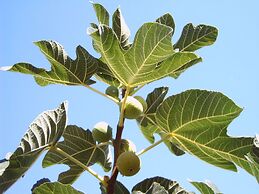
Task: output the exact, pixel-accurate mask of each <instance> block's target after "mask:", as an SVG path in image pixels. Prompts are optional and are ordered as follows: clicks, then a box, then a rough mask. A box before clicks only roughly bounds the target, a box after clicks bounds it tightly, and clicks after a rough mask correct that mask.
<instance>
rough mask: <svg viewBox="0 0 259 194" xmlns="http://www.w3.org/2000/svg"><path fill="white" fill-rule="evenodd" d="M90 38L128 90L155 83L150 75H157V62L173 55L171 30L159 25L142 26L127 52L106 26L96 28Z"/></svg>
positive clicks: (153, 77) (148, 24) (147, 24)
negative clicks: (128, 87)
mask: <svg viewBox="0 0 259 194" xmlns="http://www.w3.org/2000/svg"><path fill="white" fill-rule="evenodd" d="M91 36H92V38H93V39H94V40H95V42H96V44H97V45H98V49H99V51H100V53H101V55H102V58H103V60H104V62H105V63H106V64H107V65H108V66H109V68H110V69H111V71H112V72H113V74H114V75H115V76H116V77H117V78H118V79H119V80H120V82H121V83H123V84H124V85H126V86H130V87H134V86H137V85H139V84H144V83H148V82H151V81H154V80H156V79H157V77H155V76H154V75H153V74H155V75H156V74H157V70H156V67H157V63H159V62H161V61H163V60H164V59H166V58H168V57H169V56H171V55H172V54H173V48H172V43H171V36H172V28H170V27H167V26H165V25H162V24H159V23H146V24H144V25H143V26H142V27H141V28H140V29H139V30H138V32H137V34H136V36H135V40H134V43H133V45H132V46H131V47H130V49H129V50H127V51H125V50H123V49H122V48H121V47H120V42H119V40H118V38H117V35H116V34H115V33H114V31H113V30H112V29H111V28H109V27H108V26H105V25H102V26H99V29H98V30H96V31H95V32H93V33H92V34H91ZM161 73H162V72H161ZM160 76H161V77H163V76H165V75H160Z"/></svg>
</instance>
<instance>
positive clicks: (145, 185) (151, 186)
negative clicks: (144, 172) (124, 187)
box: [132, 177, 193, 194]
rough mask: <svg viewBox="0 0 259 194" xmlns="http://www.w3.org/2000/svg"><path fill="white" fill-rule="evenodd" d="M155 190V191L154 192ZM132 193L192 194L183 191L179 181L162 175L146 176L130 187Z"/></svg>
mask: <svg viewBox="0 0 259 194" xmlns="http://www.w3.org/2000/svg"><path fill="white" fill-rule="evenodd" d="M154 191H156V192H157V193H156V192H154ZM132 193H133V194H142V193H145V194H193V193H191V192H187V191H185V190H184V189H183V188H182V187H180V185H179V183H177V182H176V181H172V180H169V179H166V178H163V177H153V178H148V179H145V180H143V181H141V182H140V183H138V184H137V185H135V186H134V187H133V189H132Z"/></svg>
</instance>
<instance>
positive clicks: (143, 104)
mask: <svg viewBox="0 0 259 194" xmlns="http://www.w3.org/2000/svg"><path fill="white" fill-rule="evenodd" d="M134 98H135V99H137V100H138V101H139V102H140V103H141V104H142V106H143V112H145V111H146V110H147V102H146V100H145V99H144V98H142V97H141V96H134Z"/></svg>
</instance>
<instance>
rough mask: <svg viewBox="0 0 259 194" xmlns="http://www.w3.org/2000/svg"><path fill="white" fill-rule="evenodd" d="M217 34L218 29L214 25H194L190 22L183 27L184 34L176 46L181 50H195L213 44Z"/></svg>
mask: <svg viewBox="0 0 259 194" xmlns="http://www.w3.org/2000/svg"><path fill="white" fill-rule="evenodd" d="M217 36H218V29H217V28H215V27H213V26H208V25H203V24H201V25H198V26H196V27H194V26H193V24H191V23H190V24H187V25H186V26H185V27H184V28H183V32H182V35H181V37H180V39H179V40H178V42H177V43H176V44H175V45H174V48H178V49H179V50H180V51H195V50H198V49H200V48H202V47H204V46H209V45H212V44H213V43H214V42H215V41H216V39H217Z"/></svg>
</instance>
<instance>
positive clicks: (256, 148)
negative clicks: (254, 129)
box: [246, 135, 259, 183]
mask: <svg viewBox="0 0 259 194" xmlns="http://www.w3.org/2000/svg"><path fill="white" fill-rule="evenodd" d="M253 143H254V145H253V148H252V152H251V153H248V154H247V156H246V159H247V160H248V161H249V165H250V167H251V169H252V175H253V176H254V177H255V178H256V180H257V182H258V183H259V135H256V137H255V138H254V142H253Z"/></svg>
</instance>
